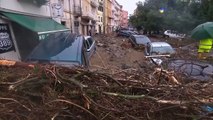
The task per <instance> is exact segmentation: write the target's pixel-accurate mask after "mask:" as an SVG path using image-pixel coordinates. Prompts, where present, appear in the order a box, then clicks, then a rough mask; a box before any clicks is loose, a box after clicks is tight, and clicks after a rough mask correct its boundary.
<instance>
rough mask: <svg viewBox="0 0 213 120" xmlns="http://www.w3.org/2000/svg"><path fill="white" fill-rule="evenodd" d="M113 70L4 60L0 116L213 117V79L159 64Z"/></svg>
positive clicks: (102, 119)
mask: <svg viewBox="0 0 213 120" xmlns="http://www.w3.org/2000/svg"><path fill="white" fill-rule="evenodd" d="M144 69H145V70H146V72H144V71H142V70H141V71H140V70H139V69H132V68H130V69H125V70H120V71H115V72H114V74H103V73H99V72H97V71H96V72H90V71H87V70H84V69H81V68H72V69H69V68H63V67H57V66H54V65H41V64H35V65H29V64H26V63H16V62H12V63H11V62H8V61H3V62H1V66H0V75H1V81H0V90H1V92H0V106H1V110H0V114H1V116H0V119H2V120H8V119H21V120H25V119H26V120H27V119H32V120H34V119H35V120H37V119H42V120H46V119H51V120H61V119H69V120H95V119H97V120H121V119H122V120H139V119H140V120H141V119H151V120H153V119H157V120H168V119H169V120H171V119H175V120H177V119H180V120H183V119H196V120H198V119H202V120H203V119H206V120H207V119H212V118H213V110H212V108H213V104H212V103H213V96H212V93H213V81H202V82H200V81H184V80H183V79H182V78H181V77H180V76H179V75H176V74H175V73H174V72H173V71H167V70H163V69H160V68H156V69H153V68H149V67H148V66H147V68H144Z"/></svg>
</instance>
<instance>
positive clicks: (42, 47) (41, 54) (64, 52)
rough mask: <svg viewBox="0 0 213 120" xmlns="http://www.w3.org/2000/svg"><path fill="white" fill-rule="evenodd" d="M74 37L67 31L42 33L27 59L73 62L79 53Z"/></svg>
mask: <svg viewBox="0 0 213 120" xmlns="http://www.w3.org/2000/svg"><path fill="white" fill-rule="evenodd" d="M40 37H41V38H42V36H40ZM75 38H76V36H75V35H72V34H70V33H68V32H61V33H53V34H46V35H43V38H42V40H40V43H39V44H38V45H37V46H36V48H35V49H34V50H33V51H32V52H31V54H30V55H29V56H28V60H30V61H34V60H36V61H60V62H75V61H77V59H78V57H79V56H80V55H81V54H80V53H78V47H79V45H78V44H79V42H76V41H75ZM53 48H54V49H53Z"/></svg>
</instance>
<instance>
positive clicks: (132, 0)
mask: <svg viewBox="0 0 213 120" xmlns="http://www.w3.org/2000/svg"><path fill="white" fill-rule="evenodd" d="M116 1H117V2H118V3H119V4H120V5H122V6H123V10H126V11H128V14H133V12H134V10H135V9H136V3H137V2H138V1H142V2H143V1H144V0H116Z"/></svg>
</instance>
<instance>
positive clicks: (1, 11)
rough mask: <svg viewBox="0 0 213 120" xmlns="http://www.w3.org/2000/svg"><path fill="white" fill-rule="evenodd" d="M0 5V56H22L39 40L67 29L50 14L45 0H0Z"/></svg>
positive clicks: (26, 56) (16, 57)
mask: <svg viewBox="0 0 213 120" xmlns="http://www.w3.org/2000/svg"><path fill="white" fill-rule="evenodd" d="M0 5H1V6H0V59H8V60H15V61H23V60H26V59H27V58H28V56H29V55H30V54H31V53H32V52H33V50H34V49H35V48H36V46H37V45H38V44H39V43H40V42H41V41H44V40H46V39H47V38H49V37H50V36H51V35H52V36H56V35H57V34H60V33H61V32H65V31H69V29H68V28H66V27H65V26H63V25H61V24H59V23H57V22H56V21H55V20H53V19H52V18H51V11H50V10H51V9H50V2H49V1H46V0H34V1H26V0H13V1H8V0H1V1H0Z"/></svg>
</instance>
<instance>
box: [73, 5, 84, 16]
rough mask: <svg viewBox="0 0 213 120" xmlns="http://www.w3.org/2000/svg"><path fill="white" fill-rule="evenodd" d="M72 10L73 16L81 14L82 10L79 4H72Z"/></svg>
mask: <svg viewBox="0 0 213 120" xmlns="http://www.w3.org/2000/svg"><path fill="white" fill-rule="evenodd" d="M73 9H74V10H73V12H74V15H75V16H81V15H82V11H81V7H80V6H74V7H73Z"/></svg>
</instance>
